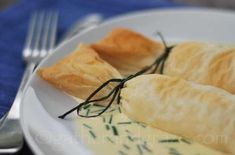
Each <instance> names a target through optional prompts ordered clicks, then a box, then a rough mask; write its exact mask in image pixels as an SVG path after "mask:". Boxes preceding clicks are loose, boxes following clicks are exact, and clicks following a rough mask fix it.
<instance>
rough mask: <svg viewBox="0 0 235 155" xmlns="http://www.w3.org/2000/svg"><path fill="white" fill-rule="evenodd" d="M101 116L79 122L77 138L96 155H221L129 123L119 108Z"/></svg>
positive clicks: (141, 125) (132, 122) (157, 130)
mask: <svg viewBox="0 0 235 155" xmlns="http://www.w3.org/2000/svg"><path fill="white" fill-rule="evenodd" d="M112 108H113V109H115V110H110V111H111V112H107V113H105V114H104V115H102V116H99V117H95V118H78V120H77V121H75V126H76V128H75V129H76V134H78V135H79V137H80V138H81V139H82V141H83V142H84V143H85V145H87V147H88V148H89V149H91V150H92V152H93V153H94V154H95V155H106V154H107V155H115V154H119V155H148V154H150V155H153V154H156V155H212V154H213V155H221V154H223V153H221V152H218V151H216V150H213V149H210V148H208V147H206V146H203V145H201V144H198V143H196V142H192V141H190V140H188V139H185V138H182V137H179V136H176V135H173V134H170V133H167V132H164V131H161V130H159V129H156V128H152V127H150V126H146V125H145V124H143V123H139V122H135V121H133V120H130V119H129V118H128V117H127V116H126V115H124V114H123V113H122V112H121V109H120V108H119V107H112Z"/></svg>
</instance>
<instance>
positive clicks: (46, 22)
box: [0, 12, 58, 153]
mask: <svg viewBox="0 0 235 155" xmlns="http://www.w3.org/2000/svg"><path fill="white" fill-rule="evenodd" d="M57 20H58V13H57V12H37V13H34V14H33V15H32V17H31V20H30V24H29V30H28V34H27V37H26V43H25V47H24V50H23V59H24V61H25V63H26V68H25V72H24V74H23V77H22V81H21V84H20V86H19V89H18V92H17V94H16V97H15V100H14V102H13V104H12V107H11V109H10V111H9V112H8V113H7V114H6V115H5V116H4V118H3V119H1V122H0V123H1V126H0V153H15V152H17V151H19V150H20V149H21V148H22V146H23V141H24V140H23V133H22V130H21V127H20V124H19V118H20V111H19V108H20V102H21V99H22V93H23V90H24V87H25V84H26V82H27V81H28V79H29V77H30V75H31V74H32V72H33V70H34V68H35V66H36V65H37V64H38V63H39V62H40V61H41V60H42V59H43V58H44V57H45V56H47V55H48V53H50V52H51V51H52V49H53V48H54V45H55V39H56V30H57Z"/></svg>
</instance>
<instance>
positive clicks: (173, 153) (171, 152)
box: [169, 147, 182, 155]
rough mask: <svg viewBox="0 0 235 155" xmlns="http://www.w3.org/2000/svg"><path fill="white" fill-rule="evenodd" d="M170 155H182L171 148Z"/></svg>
mask: <svg viewBox="0 0 235 155" xmlns="http://www.w3.org/2000/svg"><path fill="white" fill-rule="evenodd" d="M169 149H170V152H169V154H170V155H182V154H181V153H180V152H179V151H177V150H176V149H175V148H172V147H170V148H169Z"/></svg>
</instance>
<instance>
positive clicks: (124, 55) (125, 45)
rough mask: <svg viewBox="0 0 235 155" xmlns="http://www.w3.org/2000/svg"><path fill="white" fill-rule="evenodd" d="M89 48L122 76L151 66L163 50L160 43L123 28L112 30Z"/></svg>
mask: <svg viewBox="0 0 235 155" xmlns="http://www.w3.org/2000/svg"><path fill="white" fill-rule="evenodd" d="M91 47H92V48H93V49H94V50H95V51H96V52H98V53H99V55H100V57H101V58H103V59H104V60H105V61H107V62H109V63H110V64H111V65H112V66H114V67H115V68H117V70H118V71H119V72H120V73H121V74H122V75H124V76H126V75H130V74H132V73H135V72H137V71H139V70H140V69H142V68H143V67H145V66H146V65H149V64H151V63H152V62H153V61H154V60H155V59H156V58H157V57H158V56H159V55H160V54H161V53H162V52H163V49H164V48H163V45H162V44H161V43H158V42H155V41H153V40H150V39H148V38H146V37H144V36H143V35H141V34H139V33H136V32H134V31H131V30H128V29H125V28H115V29H113V30H112V31H111V32H110V33H108V34H107V35H106V36H105V37H104V38H103V39H101V40H100V41H98V42H96V43H94V44H92V45H91Z"/></svg>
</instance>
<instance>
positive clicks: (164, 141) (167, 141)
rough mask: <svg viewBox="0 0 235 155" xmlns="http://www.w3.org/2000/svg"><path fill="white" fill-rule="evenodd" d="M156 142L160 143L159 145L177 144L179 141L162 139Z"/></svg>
mask: <svg viewBox="0 0 235 155" xmlns="http://www.w3.org/2000/svg"><path fill="white" fill-rule="evenodd" d="M158 142H160V143H178V142H179V140H178V139H163V140H159V141H158Z"/></svg>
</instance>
